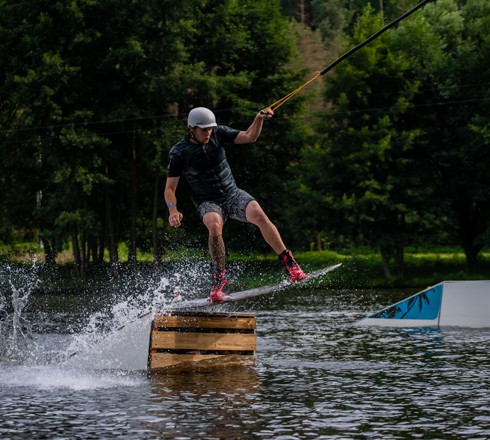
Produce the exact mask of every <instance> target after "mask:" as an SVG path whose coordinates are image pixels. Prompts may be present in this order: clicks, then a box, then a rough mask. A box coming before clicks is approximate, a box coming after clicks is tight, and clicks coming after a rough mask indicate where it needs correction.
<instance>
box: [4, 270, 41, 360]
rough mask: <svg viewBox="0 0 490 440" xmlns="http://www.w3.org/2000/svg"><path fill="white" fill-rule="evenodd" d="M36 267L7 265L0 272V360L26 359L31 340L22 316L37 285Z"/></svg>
mask: <svg viewBox="0 0 490 440" xmlns="http://www.w3.org/2000/svg"><path fill="white" fill-rule="evenodd" d="M38 268H39V266H38V265H37V264H33V265H31V266H27V267H24V266H22V267H19V266H11V265H6V266H2V267H1V272H0V336H1V338H0V359H1V360H2V361H4V362H10V363H19V362H22V361H24V360H25V357H26V355H27V353H28V352H29V349H30V348H31V347H30V346H31V345H32V344H33V341H32V326H31V323H30V322H29V320H28V319H27V318H26V317H25V315H24V314H23V313H24V309H25V308H26V306H27V304H28V301H29V297H30V296H31V293H32V292H33V290H34V289H35V288H37V286H38V285H39V282H40V281H39V277H38Z"/></svg>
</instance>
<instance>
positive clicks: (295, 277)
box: [278, 249, 308, 283]
mask: <svg viewBox="0 0 490 440" xmlns="http://www.w3.org/2000/svg"><path fill="white" fill-rule="evenodd" d="M278 257H279V261H281V262H282V264H283V265H284V270H285V271H286V273H287V274H288V275H289V281H291V282H292V283H294V282H295V281H300V280H304V279H305V278H307V277H308V275H306V274H305V273H304V272H303V271H302V270H301V267H299V264H298V263H296V260H295V259H294V257H293V254H292V253H291V251H289V250H287V249H286V250H285V251H284V252H282V253H281V254H279V255H278Z"/></svg>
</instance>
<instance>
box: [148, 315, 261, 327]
mask: <svg viewBox="0 0 490 440" xmlns="http://www.w3.org/2000/svg"><path fill="white" fill-rule="evenodd" d="M159 327H165V328H205V329H210V328H211V329H230V330H240V329H243V330H254V329H255V328H256V318H255V315H250V316H241V317H238V316H229V317H226V318H223V317H221V316H175V315H163V316H156V317H155V319H154V320H153V328H159Z"/></svg>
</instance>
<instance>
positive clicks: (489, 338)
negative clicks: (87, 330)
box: [0, 290, 490, 439]
mask: <svg viewBox="0 0 490 440" xmlns="http://www.w3.org/2000/svg"><path fill="white" fill-rule="evenodd" d="M411 293H413V292H405V293H400V292H373V291H363V290H358V291H329V290H312V291H308V290H301V291H293V292H283V293H281V294H278V295H276V296H275V297H274V298H273V299H267V300H265V301H263V302H260V301H257V300H254V302H253V303H245V302H242V303H237V304H236V306H237V307H239V308H238V309H236V311H248V312H250V311H256V313H257V332H258V346H257V360H256V365H255V366H252V367H250V366H247V367H245V366H244V367H229V368H220V367H216V368H205V369H199V370H196V371H191V372H189V371H188V372H179V371H174V372H169V373H167V374H159V375H153V376H150V377H149V376H147V375H146V373H145V372H142V371H138V370H134V369H129V370H127V369H120V368H116V369H114V368H111V366H110V365H108V367H107V368H97V367H95V366H94V365H90V357H89V356H88V357H87V359H88V362H83V365H82V362H81V361H80V362H77V361H76V359H77V356H73V357H72V358H71V359H72V360H71V361H70V362H68V360H67V356H66V354H67V352H68V350H69V349H72V348H73V341H74V337H73V335H72V334H71V331H72V330H70V331H67V332H63V331H62V328H63V325H62V323H63V322H65V323H66V324H68V323H73V322H74V320H76V317H77V314H76V313H74V312H73V311H69V312H67V313H65V314H63V313H62V312H59V311H57V312H56V313H49V311H46V310H43V311H42V313H37V312H36V311H35V310H31V311H30V315H29V320H30V322H32V323H33V324H35V325H33V328H35V331H34V332H33V334H32V339H31V340H30V345H29V349H28V356H26V357H24V358H23V360H16V361H15V362H11V361H10V360H8V359H5V358H3V359H2V361H1V362H0V437H2V438H12V439H14V438H70V439H72V438H84V439H85V438H116V437H117V438H138V439H174V438H182V439H201V438H206V439H214V438H215V439H224V438H226V439H228V438H236V439H256V438H268V439H307V438H332V439H334V438H335V439H345V438H359V439H363V438H388V439H402V438H431V439H432V438H441V439H442V438H444V439H461V438H471V439H477V438H481V439H483V438H490V405H489V399H488V395H489V391H490V390H489V385H490V379H489V377H490V374H489V373H490V371H489V370H490V361H489V358H488V352H489V348H490V331H489V330H470V329H463V328H446V329H380V328H358V327H354V326H351V324H352V323H353V322H355V321H356V320H357V319H360V318H362V317H364V316H365V315H366V314H367V313H369V312H371V311H373V310H377V309H379V308H381V307H383V306H385V305H388V304H392V303H393V302H395V301H398V300H399V299H400V298H401V296H402V297H404V296H408V294H411ZM125 313H126V315H125V316H129V317H130V318H131V319H133V321H134V322H136V324H137V326H138V325H139V324H141V323H142V322H143V321H139V320H138V317H137V314H136V315H133V314H131V313H129V312H127V311H126V312H125ZM111 314H112V315H114V309H111ZM135 316H136V320H134V319H135ZM43 322H44V323H45V325H44V324H43ZM87 322H89V323H90V320H88V321H87ZM145 325H146V324H145ZM141 326H143V325H140V327H141ZM123 327H124V328H126V329H127V328H130V329H131V327H130V326H128V327H126V326H123ZM124 328H121V330H117V329H116V330H113V331H112V332H109V333H107V330H106V329H102V330H101V331H100V332H99V333H97V331H96V330H94V331H93V332H92V333H91V335H90V338H88V341H89V343H88V344H87V345H90V346H91V347H90V349H91V350H92V351H91V353H92V354H93V355H94V356H95V355H97V351H98V350H99V351H100V352H105V351H106V350H108V346H109V345H110V346H117V344H116V342H117V339H119V340H122V341H123V342H124V341H125V339H124V338H126V337H129V336H128V335H126V334H125V332H124ZM118 331H119V332H120V333H118ZM127 333H130V334H131V333H133V330H131V331H129V332H127ZM118 335H121V336H120V337H119V338H118ZM98 336H99V337H98ZM80 338H81V333H80V332H78V336H77V338H75V340H78V341H79V342H80ZM108 338H109V339H108ZM82 339H83V338H82ZM108 340H109V341H111V344H106V342H107V341H108ZM104 344H106V345H104ZM77 347H78V348H83V344H80V343H79V344H78V345H77ZM125 347H127V345H126V344H125V343H121V344H120V346H119V348H118V349H117V350H119V351H124V350H126V351H127V352H126V353H124V355H125V356H126V357H129V358H130V357H132V356H133V357H134V355H135V353H134V352H133V351H132V349H127V348H125ZM117 350H116V351H115V352H113V353H111V356H109V357H108V358H106V359H105V360H106V361H107V359H110V358H111V357H118V356H119V353H117ZM86 353H88V352H86ZM99 355H101V353H99ZM82 358H83V356H82V357H79V358H78V359H82ZM87 359H85V361H86V360H87Z"/></svg>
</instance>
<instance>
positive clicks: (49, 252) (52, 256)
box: [39, 234, 56, 266]
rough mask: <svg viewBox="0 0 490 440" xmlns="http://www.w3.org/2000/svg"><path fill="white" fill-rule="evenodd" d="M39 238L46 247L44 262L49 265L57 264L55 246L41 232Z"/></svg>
mask: <svg viewBox="0 0 490 440" xmlns="http://www.w3.org/2000/svg"><path fill="white" fill-rule="evenodd" d="M39 239H40V240H41V243H42V245H43V249H44V262H45V264H47V265H48V266H50V265H55V264H56V252H54V250H53V247H52V246H51V244H50V243H49V241H48V240H46V239H45V238H44V237H43V235H42V234H41V235H40V236H39Z"/></svg>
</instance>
